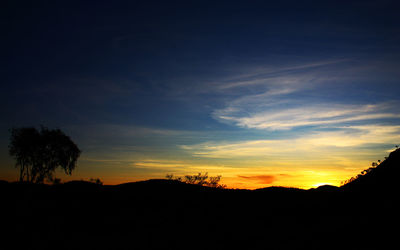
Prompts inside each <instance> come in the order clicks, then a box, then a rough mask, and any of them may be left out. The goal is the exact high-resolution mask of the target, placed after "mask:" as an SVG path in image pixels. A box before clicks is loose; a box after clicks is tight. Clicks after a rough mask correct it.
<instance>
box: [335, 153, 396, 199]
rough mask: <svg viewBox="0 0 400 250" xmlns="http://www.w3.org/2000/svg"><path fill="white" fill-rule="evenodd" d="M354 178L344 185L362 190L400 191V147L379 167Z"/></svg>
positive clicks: (344, 186) (349, 188)
mask: <svg viewBox="0 0 400 250" xmlns="http://www.w3.org/2000/svg"><path fill="white" fill-rule="evenodd" d="M365 172H366V173H365V174H363V175H361V174H360V175H358V176H357V177H356V178H355V179H354V180H352V181H350V182H349V183H347V184H345V185H343V186H342V188H343V189H345V190H353V191H361V192H384V193H392V192H395V193H398V192H399V191H400V185H399V178H400V149H396V150H395V151H393V152H391V153H390V154H389V157H387V158H386V159H385V160H384V161H382V162H381V163H380V164H379V165H378V166H377V167H375V168H370V169H367V170H365Z"/></svg>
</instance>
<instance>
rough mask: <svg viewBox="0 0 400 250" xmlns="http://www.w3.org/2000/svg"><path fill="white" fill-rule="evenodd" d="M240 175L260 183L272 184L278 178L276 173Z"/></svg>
mask: <svg viewBox="0 0 400 250" xmlns="http://www.w3.org/2000/svg"><path fill="white" fill-rule="evenodd" d="M238 177H239V178H242V179H247V180H250V181H255V182H257V183H259V184H271V183H273V182H274V181H275V179H276V177H275V176H274V175H252V176H244V175H238Z"/></svg>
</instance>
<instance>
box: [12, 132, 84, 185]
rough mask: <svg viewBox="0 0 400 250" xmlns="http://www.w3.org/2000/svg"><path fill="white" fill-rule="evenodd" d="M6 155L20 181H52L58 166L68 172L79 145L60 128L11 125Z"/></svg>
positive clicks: (72, 167)
mask: <svg viewBox="0 0 400 250" xmlns="http://www.w3.org/2000/svg"><path fill="white" fill-rule="evenodd" d="M10 132H11V138H10V144H9V154H10V155H11V156H12V157H14V159H15V161H16V164H15V166H16V167H17V168H18V167H19V170H20V175H19V180H20V181H27V182H32V183H43V182H44V180H49V181H53V173H54V171H55V170H56V168H58V167H61V168H62V169H63V170H64V171H65V173H66V174H68V175H71V174H72V170H74V169H75V167H76V162H77V160H78V157H79V155H80V153H81V151H80V149H79V148H78V146H77V145H76V144H75V143H74V142H73V141H72V140H71V139H70V138H69V137H68V136H67V135H65V134H64V133H63V132H62V131H61V130H59V129H53V130H50V129H48V128H46V127H43V126H42V127H41V128H40V130H37V129H36V128H34V127H24V128H12V129H11V130H10Z"/></svg>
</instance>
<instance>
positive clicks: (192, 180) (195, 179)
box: [165, 172, 226, 188]
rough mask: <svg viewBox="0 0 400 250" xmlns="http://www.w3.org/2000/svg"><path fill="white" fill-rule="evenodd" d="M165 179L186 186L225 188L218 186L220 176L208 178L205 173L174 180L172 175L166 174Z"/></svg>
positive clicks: (224, 186)
mask: <svg viewBox="0 0 400 250" xmlns="http://www.w3.org/2000/svg"><path fill="white" fill-rule="evenodd" d="M165 177H166V178H167V179H168V180H177V181H181V182H184V183H188V184H194V185H200V186H207V187H215V188H226V185H223V184H219V182H220V181H221V175H217V176H211V177H209V176H208V173H207V172H206V173H205V174H202V173H198V174H197V175H185V176H184V178H183V179H182V178H181V177H176V178H174V175H173V174H167V175H166V176H165Z"/></svg>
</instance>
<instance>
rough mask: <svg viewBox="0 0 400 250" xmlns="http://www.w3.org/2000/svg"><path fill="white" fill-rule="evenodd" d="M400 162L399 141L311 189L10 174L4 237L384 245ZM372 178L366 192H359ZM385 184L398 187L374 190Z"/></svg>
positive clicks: (55, 242)
mask: <svg viewBox="0 0 400 250" xmlns="http://www.w3.org/2000/svg"><path fill="white" fill-rule="evenodd" d="M398 163H399V151H398V150H397V151H395V152H393V153H391V154H390V156H389V158H388V159H387V160H386V161H384V162H382V163H381V164H380V165H379V167H377V168H376V169H374V170H373V171H371V173H370V175H365V176H363V177H362V178H359V179H357V181H356V182H352V183H349V184H347V185H345V186H344V187H343V188H337V187H332V186H323V187H320V188H316V189H311V190H301V189H295V188H282V187H273V188H264V189H258V190H253V191H250V190H229V189H218V188H211V187H203V186H199V185H193V184H186V183H182V182H179V181H175V180H148V181H142V182H134V183H125V184H121V185H116V186H107V185H97V184H94V183H90V182H84V181H74V182H68V183H65V184H58V185H53V186H49V185H43V184H42V185H38V184H36V185H34V184H28V183H7V182H0V195H1V197H2V206H1V209H2V215H3V220H2V227H3V228H4V229H6V230H5V231H6V233H5V234H3V236H4V238H3V239H4V240H3V241H2V244H4V245H6V244H9V245H10V246H11V248H7V249H21V247H22V249H23V248H26V249H236V248H241V249H329V248H330V249H333V248H336V249H337V248H350V249H362V248H371V247H373V248H377V249H384V248H386V247H388V246H391V245H392V244H393V242H394V241H395V239H396V231H394V230H393V228H396V226H397V225H398V223H399V222H400V221H399V216H398V209H399V206H398V204H397V203H396V201H397V200H398V198H397V197H398V193H396V192H397V191H396V190H397V189H395V188H393V187H395V186H396V185H394V184H390V185H389V184H387V183H385V178H387V179H388V180H390V181H395V179H396V177H397V176H398V175H395V174H396V173H397V171H398V170H397V169H394V168H395V167H396V166H398ZM372 174H373V175H372ZM371 183H372V184H371ZM393 183H395V182H393ZM364 187H365V192H351V190H354V189H358V190H364ZM375 187H378V189H379V190H381V191H384V190H387V189H389V190H390V193H391V195H381V193H377V192H372V191H371V190H373V189H374V188H375ZM383 187H384V188H383ZM394 193H395V195H393V194H394ZM4 249H6V248H4Z"/></svg>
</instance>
